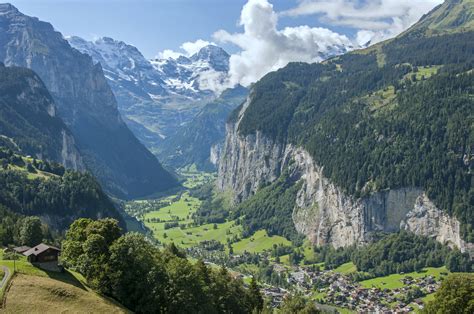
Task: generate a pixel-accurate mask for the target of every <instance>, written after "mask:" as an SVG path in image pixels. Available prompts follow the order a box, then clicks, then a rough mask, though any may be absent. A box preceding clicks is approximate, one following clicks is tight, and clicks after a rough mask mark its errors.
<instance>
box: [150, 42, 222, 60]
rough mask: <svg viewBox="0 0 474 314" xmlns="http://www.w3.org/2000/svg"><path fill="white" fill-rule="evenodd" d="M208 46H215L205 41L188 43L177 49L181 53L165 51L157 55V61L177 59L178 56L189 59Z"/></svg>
mask: <svg viewBox="0 0 474 314" xmlns="http://www.w3.org/2000/svg"><path fill="white" fill-rule="evenodd" d="M208 45H215V44H214V43H213V42H209V41H207V40H202V39H198V40H196V41H188V42H185V43H183V44H182V45H181V46H179V48H180V49H181V51H174V50H171V49H166V50H163V51H161V52H159V53H158V56H157V58H158V59H177V58H178V57H179V56H185V57H190V56H192V55H193V54H195V53H197V52H199V50H201V48H203V47H206V46H208Z"/></svg>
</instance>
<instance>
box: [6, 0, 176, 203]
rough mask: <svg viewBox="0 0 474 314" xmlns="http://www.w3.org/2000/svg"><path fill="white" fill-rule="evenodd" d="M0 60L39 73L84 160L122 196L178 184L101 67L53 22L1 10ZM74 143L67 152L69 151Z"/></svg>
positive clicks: (13, 10) (65, 147)
mask: <svg viewBox="0 0 474 314" xmlns="http://www.w3.org/2000/svg"><path fill="white" fill-rule="evenodd" d="M0 34H1V36H0V60H3V62H4V63H5V64H6V65H16V66H21V67H27V68H31V69H32V70H34V71H35V72H36V73H37V74H38V75H39V76H40V78H41V79H42V80H43V82H44V84H45V85H46V87H47V88H48V90H49V92H50V93H51V95H52V96H53V99H54V101H55V104H56V107H57V114H58V116H59V117H60V118H61V119H62V120H63V121H64V122H65V123H66V125H67V126H68V127H69V129H70V130H71V132H72V134H73V136H74V139H75V141H76V144H77V146H78V148H79V150H80V151H81V153H82V155H83V156H84V161H85V164H86V166H87V168H88V169H90V170H91V171H92V172H93V173H94V174H95V175H96V176H97V177H98V178H99V180H100V182H101V183H102V184H103V185H104V187H105V188H106V189H107V190H108V191H109V192H111V193H113V194H115V195H116V196H119V197H123V198H129V197H137V196H143V195H147V194H151V193H154V192H156V191H160V190H164V189H167V188H169V187H171V186H174V185H175V184H176V180H175V179H174V177H173V176H171V175H170V174H169V173H168V172H167V171H165V170H164V169H163V168H162V167H161V165H160V164H159V162H158V161H157V159H156V158H155V157H154V156H153V155H152V154H151V153H150V152H149V151H148V150H147V149H146V148H145V147H144V146H143V145H142V144H141V143H140V142H139V141H138V140H137V139H136V138H135V136H134V135H133V134H132V132H130V130H129V129H128V127H127V126H126V125H125V123H124V122H123V121H122V118H121V116H120V114H119V111H118V109H117V102H116V100H115V97H114V94H113V93H112V90H111V89H110V87H109V85H108V83H107V80H106V78H105V76H104V73H103V71H102V67H101V66H100V64H94V62H93V61H92V58H91V57H90V56H88V55H85V54H82V53H81V52H79V51H78V50H76V49H73V48H71V46H70V45H69V44H68V42H67V41H66V40H65V39H64V38H63V37H62V35H61V34H60V33H59V32H56V31H55V30H54V29H53V26H52V25H51V24H49V23H45V22H42V21H39V20H38V19H37V18H33V17H29V16H26V15H24V14H22V13H20V12H19V11H18V10H17V9H16V8H15V7H13V6H12V5H9V4H2V5H0ZM68 143H69V142H68V140H67V139H66V141H64V144H65V145H63V148H64V149H63V151H64V152H65V153H66V152H67V151H68Z"/></svg>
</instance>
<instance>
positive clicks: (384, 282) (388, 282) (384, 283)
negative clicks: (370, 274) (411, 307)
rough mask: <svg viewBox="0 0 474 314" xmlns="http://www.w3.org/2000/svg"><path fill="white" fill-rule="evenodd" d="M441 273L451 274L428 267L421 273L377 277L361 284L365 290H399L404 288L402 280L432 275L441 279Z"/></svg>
mask: <svg viewBox="0 0 474 314" xmlns="http://www.w3.org/2000/svg"><path fill="white" fill-rule="evenodd" d="M441 273H449V271H448V270H447V269H446V267H444V266H443V267H437V268H435V267H427V268H424V269H423V271H421V272H412V273H406V274H392V275H389V276H385V277H377V278H374V279H369V280H364V281H361V282H360V284H361V285H362V286H363V287H364V288H372V287H376V288H380V289H385V288H387V289H397V288H402V287H403V286H404V285H403V283H402V282H401V281H400V280H401V279H403V278H405V277H408V276H410V277H413V278H420V277H424V276H428V275H431V276H433V277H436V278H439V277H441V276H442V274H441Z"/></svg>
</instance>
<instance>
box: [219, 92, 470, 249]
mask: <svg viewBox="0 0 474 314" xmlns="http://www.w3.org/2000/svg"><path fill="white" fill-rule="evenodd" d="M248 104H249V100H247V102H246V103H245V104H244V106H243V107H242V109H241V111H240V113H239V117H238V118H237V120H236V121H237V122H235V123H228V124H227V136H226V141H225V144H224V147H223V149H222V156H221V158H220V160H219V164H218V172H219V173H218V179H217V187H218V189H219V190H221V191H228V190H231V191H233V195H234V199H233V200H234V202H235V203H239V202H242V201H243V200H245V199H247V198H249V197H251V196H252V195H253V194H255V193H256V192H257V190H258V188H259V187H260V186H262V184H267V183H271V182H273V181H275V180H276V179H277V178H278V177H279V176H280V175H281V174H282V172H283V170H284V169H289V170H290V174H291V176H292V177H294V178H299V179H300V180H301V181H302V183H303V184H302V186H301V188H300V190H299V191H298V194H297V200H296V206H295V208H294V209H293V215H292V217H291V218H290V217H288V219H293V222H294V224H295V227H296V230H297V231H298V232H300V233H302V234H304V235H306V236H307V237H308V239H309V240H311V241H312V242H313V243H314V244H318V245H324V244H330V245H332V246H334V247H345V246H349V245H352V244H363V243H367V242H369V241H371V234H372V233H373V232H374V231H384V232H395V231H398V230H400V229H404V230H408V231H411V232H414V233H416V234H419V235H425V236H429V237H433V238H436V239H437V240H438V241H440V242H442V243H446V244H448V245H450V246H456V247H458V248H460V249H461V250H463V251H466V250H472V249H473V248H474V247H473V245H472V244H470V243H465V242H464V241H462V240H461V238H460V234H459V221H457V219H455V218H451V217H449V216H448V215H447V214H445V213H444V212H443V211H442V210H440V209H438V208H436V206H435V205H434V204H433V203H432V202H431V201H430V200H429V199H428V198H427V196H426V195H425V193H424V192H423V191H422V190H421V189H419V188H413V187H407V188H402V189H396V190H386V191H381V192H377V193H374V194H371V195H370V196H368V197H365V198H361V199H356V198H354V197H352V196H350V195H347V194H346V193H345V192H344V191H343V190H342V189H340V188H339V187H337V186H336V185H334V184H333V183H332V182H331V181H330V180H329V179H327V178H326V177H324V175H323V171H322V170H323V169H322V168H321V167H320V166H318V165H317V164H316V163H315V162H314V161H313V159H312V157H311V156H310V154H309V153H308V152H307V151H305V150H304V149H302V148H299V147H295V146H293V145H290V144H285V143H276V142H274V141H273V140H270V139H268V138H266V137H265V136H263V135H262V134H261V133H260V132H258V131H257V132H256V134H252V135H247V136H245V137H243V136H241V135H239V134H238V127H239V123H240V121H241V119H242V116H243V115H244V113H245V110H246V108H247V106H248Z"/></svg>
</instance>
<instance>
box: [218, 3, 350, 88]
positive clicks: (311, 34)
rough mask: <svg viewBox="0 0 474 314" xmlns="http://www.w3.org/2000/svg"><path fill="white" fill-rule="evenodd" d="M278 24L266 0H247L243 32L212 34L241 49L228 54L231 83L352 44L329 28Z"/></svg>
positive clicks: (253, 78) (245, 81) (250, 80)
mask: <svg viewBox="0 0 474 314" xmlns="http://www.w3.org/2000/svg"><path fill="white" fill-rule="evenodd" d="M277 24H278V15H277V13H276V12H275V11H274V10H273V6H272V5H271V4H270V3H269V2H268V1H267V0H248V2H247V3H246V4H245V5H244V7H243V9H242V12H241V16H240V25H241V26H243V27H244V31H243V33H235V34H230V33H228V32H227V31H224V30H219V31H217V32H216V33H215V34H214V38H215V40H216V41H218V42H222V43H232V44H234V45H236V46H238V47H239V48H240V49H241V51H240V52H238V53H236V54H233V55H232V56H231V58H230V81H231V83H232V84H237V83H240V84H242V85H249V84H251V83H253V82H255V81H257V80H258V79H260V78H261V77H262V76H263V75H265V74H267V73H268V72H270V71H274V70H277V69H279V68H281V67H284V66H285V65H287V64H288V63H289V62H292V61H303V62H315V61H320V60H321V54H325V53H328V52H330V51H332V50H334V49H337V48H342V47H347V46H351V45H352V42H351V40H349V38H347V37H346V36H344V35H341V34H338V33H335V32H332V31H330V30H329V29H325V28H320V27H316V28H311V27H309V26H299V27H287V28H284V29H282V30H279V29H277Z"/></svg>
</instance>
